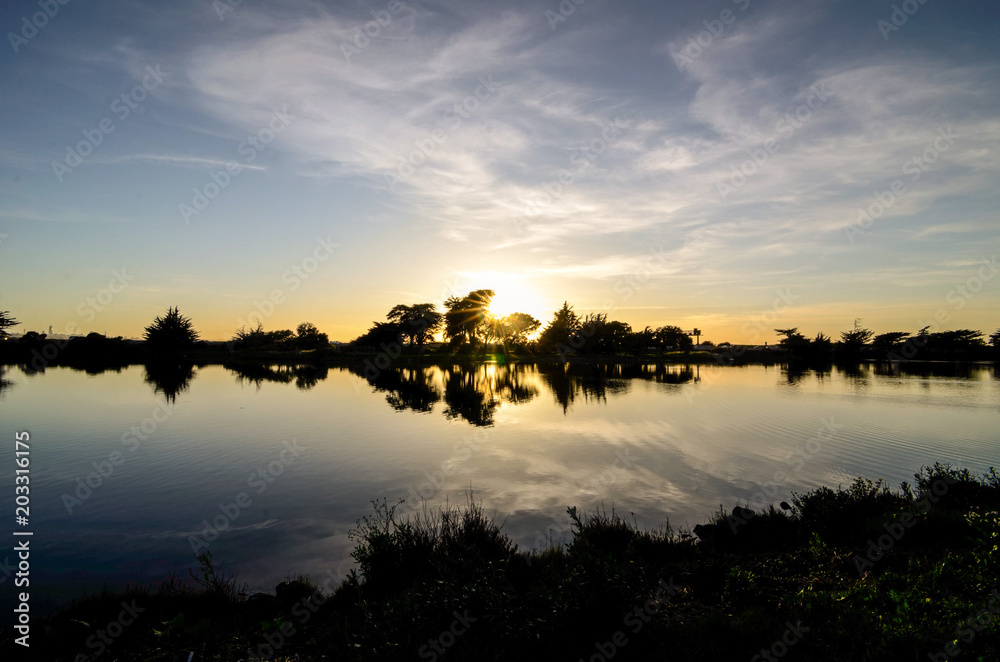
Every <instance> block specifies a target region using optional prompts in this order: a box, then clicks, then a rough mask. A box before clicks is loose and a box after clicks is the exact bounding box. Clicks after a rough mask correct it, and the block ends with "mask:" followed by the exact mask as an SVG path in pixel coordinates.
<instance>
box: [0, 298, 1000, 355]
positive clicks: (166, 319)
mask: <svg viewBox="0 0 1000 662" xmlns="http://www.w3.org/2000/svg"><path fill="white" fill-rule="evenodd" d="M494 296H495V293H494V291H493V290H488V289H481V290H473V291H471V292H469V293H468V294H467V295H465V296H461V297H460V296H452V297H449V298H448V299H446V300H445V301H444V308H445V310H444V312H440V311H438V310H437V306H436V305H435V304H433V303H415V304H397V305H395V306H393V307H392V308H391V309H390V310H389V311H388V313H386V316H385V321H383V322H379V321H376V322H372V326H371V327H370V328H369V329H368V330H367V331H366V332H365V333H363V334H362V335H361V336H359V337H357V338H355V339H354V340H353V341H351V343H349V346H350V347H353V348H357V349H365V348H382V349H385V348H386V347H391V346H396V347H398V349H399V351H402V350H403V348H404V347H407V346H408V347H409V348H410V350H411V351H417V352H419V351H422V350H423V349H424V346H425V345H427V344H428V343H430V342H433V340H434V338H435V336H436V335H437V334H438V333H440V334H441V335H442V337H443V339H444V340H445V341H446V343H447V350H448V351H475V350H476V349H477V348H481V347H485V346H491V345H499V346H502V347H503V348H505V349H507V350H511V351H525V352H529V353H531V352H540V353H556V354H559V355H561V356H565V355H569V354H583V355H586V354H601V355H613V354H635V355H640V354H643V353H646V352H649V351H657V352H659V351H681V352H687V351H690V350H691V349H693V347H694V342H693V341H692V339H691V336H690V335H689V334H688V333H687V332H685V331H684V330H682V329H681V328H680V327H679V326H676V325H666V326H660V327H657V328H653V327H650V326H647V327H645V328H644V329H643V330H641V331H635V330H633V329H632V327H631V326H630V325H629V324H627V323H625V322H621V321H618V320H613V319H608V316H607V314H605V313H588V314H586V315H582V316H581V315H579V314H577V313H576V312H575V311H574V310H573V307H572V306H570V305H569V303H568V302H563V305H562V306H561V307H560V308H559V309H558V310H556V311H555V312H554V313H553V316H552V319H551V320H550V321H549V323H548V324H546V325H545V326H544V328H543V326H542V323H541V322H540V321H539V320H537V319H536V318H534V317H533V316H531V315H529V314H527V313H520V312H516V313H511V314H509V315H503V316H501V315H496V314H494V313H492V312H491V311H490V304H491V303H492V301H493V297H494ZM17 324H18V322H17V320H16V319H14V318H13V317H12V316H11V314H10V312H9V311H0V338H3V337H6V336H7V335H8V332H7V330H6V329H8V328H10V327H12V326H16V325H17ZM539 330H540V332H539ZM774 331H775V334H776V335H777V337H778V338H779V340H778V343H777V345H776V347H777V348H778V349H779V350H780V351H781V352H782V353H784V354H786V355H788V356H790V357H792V358H802V359H807V360H826V359H833V358H847V359H856V358H879V359H886V360H890V361H891V360H910V359H914V358H917V357H918V355H919V356H920V357H921V358H923V357H934V358H936V357H949V358H951V357H953V358H980V357H984V356H985V351H986V350H987V349H988V345H992V346H993V348H994V349H1000V329H998V330H997V331H996V332H994V333H993V334H991V335H990V336H988V337H987V336H986V334H984V333H983V332H982V331H978V330H974V329H957V330H945V331H931V330H930V327H924V328H922V329H920V330H918V331H917V332H916V333H910V332H907V331H890V332H887V333H881V334H875V332H874V331H872V330H871V329H869V328H865V327H862V326H861V325H860V320H856V321H855V325H854V328H853V329H851V330H850V331H844V332H842V333H841V334H840V338H839V339H838V340H834V339H833V338H831V337H830V336H827V335H826V334H824V333H822V332H820V333H818V334H817V335H816V336H815V337H814V338H811V339H810V338H807V337H806V336H805V335H804V334H802V333H800V332H799V330H798V327H791V328H785V329H775V330H774ZM536 332H538V335H537V338H534V339H533V338H532V336H533V335H534V334H535V333H536ZM45 338H46V336H45V334H39V333H36V332H33V331H29V332H27V333H25V334H24V336H22V338H21V342H22V343H26V344H32V345H39V344H41V343H43V342H44V341H45ZM143 339H144V340H145V342H146V346H147V348H148V349H149V350H150V351H151V352H154V353H157V354H160V353H162V354H172V353H177V352H181V351H184V350H187V349H190V348H191V347H193V346H194V345H195V343H196V342H197V341H198V340H199V334H198V332H197V331H196V330H195V328H194V324H193V322H192V321H191V319H190V318H189V317H186V316H184V315H181V314H180V311H179V309H178V308H177V307H176V306H171V307H169V308H168V309H167V312H166V313H165V314H163V315H159V316H157V317H156V318H155V319H154V320H153V321H152V323H151V324H150V325H149V326H147V327H145V329H144V333H143ZM87 340H88V342H89V346H91V347H93V348H97V347H98V346H100V347H104V346H105V345H108V344H109V343H111V342H112V340H111V339H104V337H103V336H100V335H99V334H94V333H91V334H90V335H88V336H87ZM114 341H116V342H118V343H122V342H124V341H123V340H122V339H121V338H117V339H114ZM226 344H227V346H228V348H229V349H230V350H231V351H303V350H306V351H308V350H321V349H324V348H328V347H329V346H330V340H329V337H328V335H327V334H326V333H322V332H320V331H319V329H318V328H316V325H314V324H312V323H311V322H303V323H301V324H299V325H298V327H297V328H296V330H295V331H292V330H291V329H281V330H274V331H265V330H264V328H263V325H262V324H260V323H258V324H257V326H256V327H255V328H252V329H247V328H245V327H241V328H240V329H238V330H236V332H235V333H234V334H233V336H232V338H230V340H229V341H228V342H227V343H226ZM729 345H730V343H728V342H727V343H720V344H719V347H720V348H722V347H727V346H729ZM712 346H713V344H712V343H711V342H708V341H706V342H705V343H703V348H709V349H710V348H711V347H712ZM104 348H105V349H110V345H109V346H108V347H104Z"/></svg>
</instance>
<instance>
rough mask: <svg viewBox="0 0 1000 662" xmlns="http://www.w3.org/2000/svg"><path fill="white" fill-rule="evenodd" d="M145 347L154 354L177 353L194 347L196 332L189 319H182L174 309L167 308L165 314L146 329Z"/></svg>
mask: <svg viewBox="0 0 1000 662" xmlns="http://www.w3.org/2000/svg"><path fill="white" fill-rule="evenodd" d="M144 337H145V339H146V346H147V347H149V348H150V349H151V350H153V351H156V352H177V351H180V350H183V349H187V348H189V347H191V346H192V345H194V343H195V341H197V340H198V332H197V331H195V330H194V325H193V324H192V323H191V318H189V317H184V316H183V315H181V314H180V312H179V311H178V309H177V308H176V307H174V308H168V309H167V314H166V315H163V316H162V317H157V318H156V319H154V320H153V323H152V324H150V325H149V326H147V327H146V333H145V336H144Z"/></svg>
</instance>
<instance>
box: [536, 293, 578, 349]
mask: <svg viewBox="0 0 1000 662" xmlns="http://www.w3.org/2000/svg"><path fill="white" fill-rule="evenodd" d="M582 327H583V323H582V321H581V320H580V317H579V316H578V315H577V314H576V313H575V312H573V306H571V305H569V302H568V301H563V305H562V308H560V309H559V310H557V311H556V312H555V313H554V314H553V315H552V321H551V322H549V324H548V326H546V327H545V329H543V330H542V334H541V335H540V336H539V338H538V345H539V346H540V347H541V348H542V349H544V350H545V351H558V349H557V348H558V347H560V346H563V347H568V346H569V343H570V340H571V339H572V337H573V335H574V334H576V333H577V332H578V331H579V330H580V329H581V328H582Z"/></svg>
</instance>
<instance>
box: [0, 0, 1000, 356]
mask: <svg viewBox="0 0 1000 662" xmlns="http://www.w3.org/2000/svg"><path fill="white" fill-rule="evenodd" d="M0 16H2V23H3V25H2V27H3V32H4V33H5V35H6V37H5V39H4V42H5V43H4V44H0V81H2V84H3V90H4V93H3V95H2V96H0V310H9V311H10V313H11V314H12V315H13V316H14V317H16V318H17V319H18V320H19V321H20V322H21V323H22V325H21V326H19V327H15V328H14V329H12V330H13V331H14V332H23V331H27V330H37V331H43V332H44V331H48V327H50V326H51V327H52V328H53V332H54V333H62V332H65V331H69V330H72V331H75V332H83V333H86V332H90V331H96V332H99V333H106V334H108V335H112V336H116V335H122V336H126V337H137V336H140V335H141V334H142V329H143V327H144V326H145V325H147V324H149V323H150V322H151V321H152V319H153V318H154V317H155V316H156V315H158V314H161V313H163V312H164V311H165V310H166V309H167V307H168V306H178V307H179V308H180V311H181V313H182V314H185V315H187V316H189V317H191V318H192V320H193V322H194V324H195V327H196V329H197V330H198V331H199V332H200V333H201V336H202V337H203V338H206V339H211V340H225V339H228V338H230V337H231V336H232V335H233V332H234V331H235V330H236V329H238V328H240V327H241V326H254V325H256V323H257V322H260V323H262V324H263V326H264V328H265V329H271V330H273V329H283V328H294V327H295V326H296V325H298V324H299V323H300V322H304V321H310V322H312V323H314V324H316V325H317V326H318V327H319V329H320V330H321V331H324V332H326V333H328V334H329V336H330V337H331V339H334V340H341V341H347V340H350V339H352V338H354V337H356V336H358V335H360V334H361V333H362V332H364V331H365V330H366V329H367V328H368V327H369V326H370V325H371V323H372V322H373V321H375V320H383V319H384V317H385V314H386V313H387V312H388V310H389V309H390V308H391V307H392V306H394V305H396V304H399V303H406V304H412V303H422V302H431V303H435V304H437V305H438V306H439V307H440V306H441V304H442V301H443V300H444V299H445V298H447V297H449V296H452V295H464V294H466V293H468V292H469V291H470V290H473V289H480V288H490V289H493V290H495V291H496V293H497V301H496V304H497V306H496V307H497V309H498V311H500V312H511V311H514V310H517V311H520V312H527V313H530V314H533V315H534V316H536V317H537V318H539V319H540V320H542V321H543V322H547V321H548V320H549V319H551V317H552V312H553V311H554V310H555V309H556V308H558V307H559V306H560V305H561V304H562V302H563V301H564V300H565V301H568V302H569V303H570V305H572V306H574V309H575V310H576V311H577V312H578V313H581V314H583V313H590V312H593V313H607V314H608V317H609V318H611V319H617V320H621V321H624V322H627V323H629V324H631V325H632V326H633V328H635V329H642V328H643V327H645V326H647V325H649V326H653V327H657V326H661V325H666V324H675V325H678V326H681V327H682V328H684V329H693V328H699V329H701V331H702V338H703V339H710V340H713V341H715V342H723V341H729V342H734V343H753V344H756V343H762V342H764V341H769V342H774V340H775V339H776V335H775V334H774V332H773V329H774V328H786V327H793V326H794V327H798V328H799V330H800V331H801V332H804V333H805V334H806V335H809V336H812V335H815V334H816V333H817V332H820V331H823V332H825V333H827V334H828V335H833V336H834V337H836V336H837V335H838V334H839V333H840V332H841V331H845V330H849V329H851V328H852V326H853V325H854V323H855V320H856V319H859V318H860V320H861V322H860V323H861V324H862V326H866V327H869V328H872V329H874V330H875V331H876V332H878V333H882V332H887V331H895V330H903V331H910V332H915V331H916V330H917V329H919V328H921V327H924V326H930V327H931V330H932V331H933V330H943V329H954V328H973V329H980V330H983V331H986V332H987V333H990V332H992V331H993V330H995V329H997V327H1000V312H998V311H1000V305H998V304H1000V287H998V285H1000V267H998V266H997V262H996V260H997V253H998V252H1000V251H998V249H1000V5H998V4H997V3H995V2H988V1H986V0H979V1H973V2H961V3H956V2H945V1H944V0H925V1H924V2H923V3H921V2H920V1H919V0H908V1H907V2H903V3H890V2H884V3H883V2H879V1H866V2H860V1H846V0H844V1H832V0H805V1H803V2H796V3H787V2H784V3H782V2H767V1H765V0H714V1H705V2H695V1H693V0H687V1H671V2H664V3H660V2H656V3H654V2H628V1H624V2H608V1H601V0H563V1H562V2H558V1H557V0H540V1H534V2H489V3H487V2H476V1H466V2H458V1H454V2H445V1H442V2H434V1H414V2H398V1H396V0H393V1H391V2H382V0H372V1H370V2H336V3H334V2H320V1H298V0H289V1H286V2H280V3H279V2H254V1H253V0H243V1H242V2H237V1H236V0H229V2H226V0H216V1H210V0H197V1H193V0H179V1H177V2H171V3H159V2H151V1H148V0H130V1H128V2H118V1H113V0H108V1H103V2H102V1H98V2H84V1H83V0H72V1H70V0H67V2H66V4H60V2H59V1H57V0H41V1H40V2H21V1H6V2H2V3H0Z"/></svg>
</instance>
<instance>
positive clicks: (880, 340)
mask: <svg viewBox="0 0 1000 662" xmlns="http://www.w3.org/2000/svg"><path fill="white" fill-rule="evenodd" d="M909 337H910V334H909V333H907V332H906V331H889V332H888V333H880V334H878V335H877V336H875V337H874V338H873V339H872V349H873V350H875V351H876V352H878V353H879V354H888V353H889V352H896V351H899V349H900V348H901V347H902V346H903V343H904V342H906V340H907V338H909Z"/></svg>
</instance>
